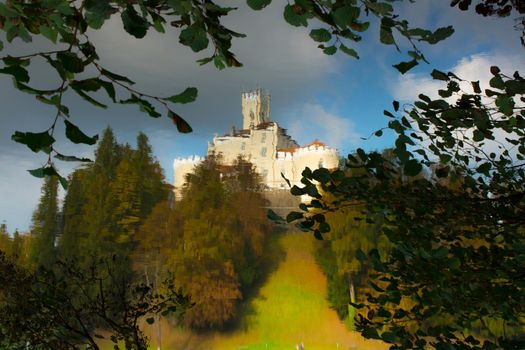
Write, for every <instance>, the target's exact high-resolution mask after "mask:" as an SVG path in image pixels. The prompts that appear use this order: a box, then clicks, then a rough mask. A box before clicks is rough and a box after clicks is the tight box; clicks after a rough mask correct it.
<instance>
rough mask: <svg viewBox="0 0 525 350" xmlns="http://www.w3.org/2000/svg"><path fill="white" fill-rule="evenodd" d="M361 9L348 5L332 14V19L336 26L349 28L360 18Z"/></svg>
mask: <svg viewBox="0 0 525 350" xmlns="http://www.w3.org/2000/svg"><path fill="white" fill-rule="evenodd" d="M359 13H360V10H359V7H355V6H351V5H346V6H342V7H340V8H338V9H337V10H335V11H333V12H332V18H333V19H334V22H335V24H336V25H338V26H339V27H341V28H345V27H348V26H349V25H350V24H352V23H353V22H354V21H355V20H356V19H357V18H358V17H359Z"/></svg>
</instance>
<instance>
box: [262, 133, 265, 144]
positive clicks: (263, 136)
mask: <svg viewBox="0 0 525 350" xmlns="http://www.w3.org/2000/svg"><path fill="white" fill-rule="evenodd" d="M265 142H266V133H263V134H262V136H261V143H265Z"/></svg>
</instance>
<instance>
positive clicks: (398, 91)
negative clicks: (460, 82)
mask: <svg viewBox="0 0 525 350" xmlns="http://www.w3.org/2000/svg"><path fill="white" fill-rule="evenodd" d="M491 66H498V67H499V68H500V69H501V71H502V73H505V74H507V75H512V74H513V73H514V71H516V70H518V71H522V72H523V71H525V61H523V59H522V57H518V56H514V57H512V56H511V57H509V56H506V55H501V54H489V53H479V54H475V55H471V56H467V57H464V58H462V59H461V60H459V62H457V63H456V64H455V65H454V66H453V67H451V68H450V69H448V70H447V71H451V72H453V73H454V74H456V75H457V76H458V77H460V78H462V79H465V80H471V81H477V80H478V81H479V82H480V87H481V89H482V90H484V89H486V88H488V87H489V80H490V79H491V77H492V74H491V73H490V67H491ZM444 86H445V84H444V83H443V82H442V81H439V80H433V79H432V77H430V74H424V75H423V74H414V73H407V74H405V75H401V76H399V78H398V79H397V80H396V81H395V82H394V83H393V84H391V86H390V91H391V93H392V96H394V98H395V99H397V100H400V101H404V102H412V101H415V100H417V96H418V95H419V94H425V95H427V96H429V97H430V98H438V97H439V96H438V94H437V91H438V89H442V88H443V87H444ZM462 87H463V88H465V89H471V87H470V85H465V86H462Z"/></svg>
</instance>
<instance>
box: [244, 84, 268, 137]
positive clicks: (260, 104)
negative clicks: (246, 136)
mask: <svg viewBox="0 0 525 350" xmlns="http://www.w3.org/2000/svg"><path fill="white" fill-rule="evenodd" d="M241 98H242V128H243V129H252V128H254V127H256V126H257V125H259V124H261V123H264V122H269V121H270V95H269V94H264V93H263V92H262V90H261V89H257V90H252V91H248V92H243V93H242V94H241Z"/></svg>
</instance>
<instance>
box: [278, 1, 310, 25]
mask: <svg viewBox="0 0 525 350" xmlns="http://www.w3.org/2000/svg"><path fill="white" fill-rule="evenodd" d="M283 16H284V19H285V21H286V22H288V23H289V24H291V25H293V26H294V27H300V26H303V27H306V26H307V25H308V21H307V17H306V16H304V15H299V14H297V13H296V12H295V11H294V10H293V7H292V6H291V5H289V4H288V5H286V6H285V7H284V14H283Z"/></svg>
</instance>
